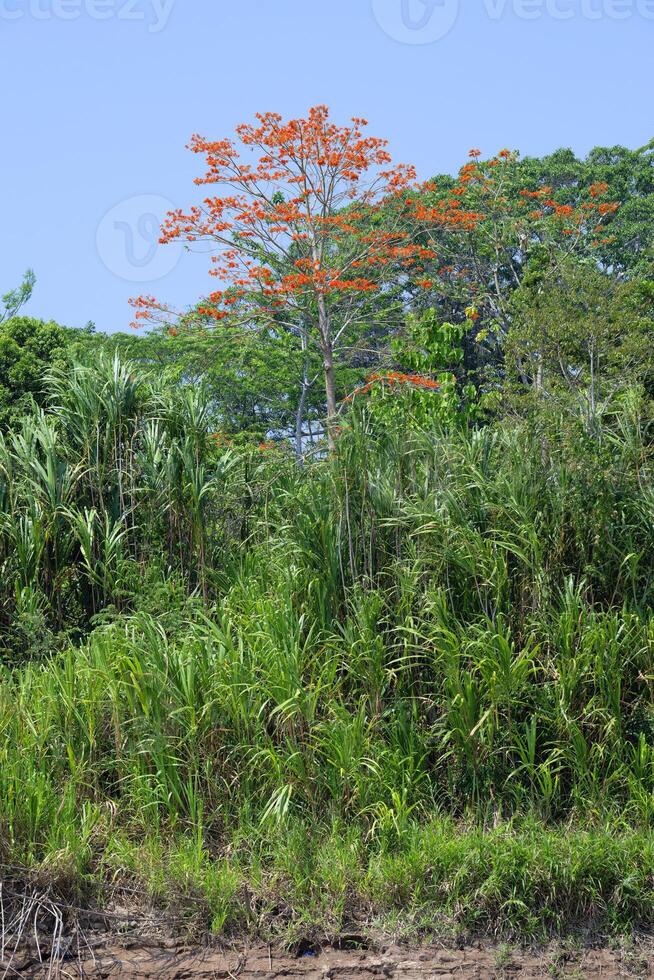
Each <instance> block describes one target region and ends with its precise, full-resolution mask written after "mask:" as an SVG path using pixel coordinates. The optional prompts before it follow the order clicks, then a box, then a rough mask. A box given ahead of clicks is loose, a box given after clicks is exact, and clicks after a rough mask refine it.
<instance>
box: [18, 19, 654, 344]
mask: <svg viewBox="0 0 654 980" xmlns="http://www.w3.org/2000/svg"><path fill="white" fill-rule="evenodd" d="M456 14H457V0H440V2H439V0H429V3H428V4H427V5H425V2H424V0H0V78H1V81H2V103H1V105H2V108H1V122H2V152H1V154H0V168H1V170H2V183H1V185H0V186H1V191H0V195H1V205H2V207H1V214H2V218H1V223H0V291H5V290H6V289H8V288H10V287H11V286H13V285H15V284H16V283H17V281H18V280H19V278H20V276H21V274H22V272H23V270H24V269H25V268H26V267H28V266H32V267H33V268H34V270H35V272H36V275H37V279H38V282H37V288H36V291H35V294H34V297H33V299H32V301H31V302H30V304H29V306H28V307H27V308H26V312H29V313H30V314H32V315H34V316H42V317H45V318H54V319H56V320H58V321H60V322H62V323H66V324H70V325H73V326H81V325H83V324H84V323H86V322H87V321H88V320H93V321H94V322H95V323H96V324H97V326H98V327H99V328H100V329H103V330H120V329H126V328H127V325H128V323H129V321H130V318H131V317H130V310H129V308H128V305H127V300H128V298H129V297H130V296H133V295H136V294H138V293H141V292H148V293H153V294H155V295H157V296H158V297H161V298H162V299H166V300H169V301H172V302H174V303H176V304H179V305H185V304H186V303H190V302H191V301H193V300H194V299H195V298H196V297H197V296H198V295H199V294H200V293H201V292H202V290H203V289H205V288H206V286H207V283H208V279H207V276H206V263H205V260H204V259H203V257H201V256H198V255H187V254H184V255H180V256H178V255H177V254H171V253H170V252H169V253H168V254H167V255H165V256H164V255H162V254H161V252H157V251H156V249H155V248H154V247H152V246H151V245H150V244H149V243H150V242H151V240H152V238H153V234H154V233H155V231H156V228H154V225H153V219H152V217H151V215H153V214H157V213H158V212H159V211H160V210H161V209H163V208H164V207H165V203H166V201H169V202H171V203H172V204H175V205H179V206H181V205H185V204H187V203H188V202H189V201H190V200H191V199H193V198H194V195H195V193H196V192H195V189H194V188H193V186H192V179H193V177H194V176H195V175H196V174H197V172H198V165H199V163H200V161H199V159H197V158H195V157H193V155H192V154H190V153H189V152H188V151H186V150H185V149H184V147H185V144H186V142H187V141H188V138H189V137H190V135H191V134H192V133H193V132H194V131H199V132H201V133H203V134H205V135H208V136H213V137H215V138H220V137H223V136H226V135H229V134H230V133H231V131H232V129H233V127H234V125H235V124H236V123H238V122H240V121H242V120H246V119H250V118H251V117H252V115H253V114H254V113H255V112H256V111H260V110H268V109H273V110H276V111H279V112H281V113H282V114H284V115H298V114H302V113H303V112H304V111H305V110H306V109H307V107H308V106H310V105H312V104H315V103H319V102H325V103H327V104H329V105H330V107H331V108H332V111H333V113H334V115H335V116H336V117H337V118H338V119H339V120H343V121H345V120H346V119H348V118H349V117H350V116H352V115H363V116H366V117H367V118H368V119H369V120H370V124H371V125H370V132H371V133H372V134H373V135H378V136H385V137H387V138H388V139H389V140H390V141H391V149H392V152H393V155H394V158H396V159H397V160H404V161H409V162H413V163H415V164H416V166H417V168H418V172H419V174H420V176H422V177H428V176H430V175H432V174H433V173H437V172H443V171H448V170H454V169H456V168H458V166H459V165H460V164H461V163H462V162H465V157H466V154H467V151H468V149H469V148H470V147H471V146H479V147H481V148H482V150H483V151H484V152H488V153H492V152H494V151H495V150H497V149H499V148H502V147H504V146H509V147H511V148H514V149H520V150H521V152H522V153H523V154H542V153H546V152H549V151H551V150H553V149H555V148H556V147H558V146H571V147H572V148H573V149H574V150H575V151H577V152H578V153H585V152H586V151H587V150H588V149H589V148H590V147H592V146H594V145H596V144H605V145H606V144H610V145H613V144H615V143H623V144H625V145H627V146H632V147H636V146H640V145H642V144H643V143H645V142H647V141H648V140H649V139H650V138H651V137H652V136H654V111H653V109H652V106H653V105H654V98H653V95H654V91H653V89H654V85H653V82H652V79H653V72H652V52H653V51H654V0H459V9H458V16H457V17H456V21H455V22H454V23H453V19H454V16H455V15H456ZM403 18H404V19H403ZM439 35H444V36H439ZM178 258H179V261H177V260H178ZM171 266H173V267H172V268H171ZM126 276H127V277H128V278H126ZM137 277H140V279H141V280H142V281H140V282H135V281H129V279H130V278H132V279H133V278H137ZM149 280H154V281H149Z"/></svg>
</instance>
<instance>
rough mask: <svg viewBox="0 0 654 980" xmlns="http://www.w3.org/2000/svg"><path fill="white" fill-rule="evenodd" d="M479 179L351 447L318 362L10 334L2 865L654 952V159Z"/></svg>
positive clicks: (200, 327) (308, 925)
mask: <svg viewBox="0 0 654 980" xmlns="http://www.w3.org/2000/svg"><path fill="white" fill-rule="evenodd" d="M472 161H473V163H472V165H467V168H464V171H463V172H462V175H460V177H459V178H458V180H459V183H458V184H457V182H456V181H454V180H451V179H450V184H449V186H446V185H447V181H445V180H444V179H443V180H440V181H439V182H438V183H439V185H440V187H443V186H446V192H447V195H448V197H447V200H449V201H450V202H451V199H452V195H451V193H450V192H452V193H453V191H459V192H460V193H459V194H454V195H453V196H454V198H456V197H457V196H458V197H460V198H462V199H463V198H464V197H466V203H465V209H464V210H465V213H467V214H472V213H473V210H474V213H475V214H477V215H479V214H482V213H483V212H484V211H485V217H484V218H483V219H482V218H479V219H477V218H475V219H474V220H470V221H469V222H468V223H467V224H466V221H467V219H466V221H459V220H456V221H449V220H448V221H447V222H440V221H439V222H438V223H437V225H436V224H434V223H433V222H432V221H431V220H428V219H430V216H431V218H433V217H434V213H433V212H435V211H437V212H438V213H439V214H440V213H442V212H443V209H444V208H445V207H446V205H445V203H444V202H445V198H443V197H442V196H438V195H439V194H440V193H441V192H440V191H438V190H436V189H435V188H434V187H432V186H431V185H430V186H429V187H426V188H422V189H421V191H420V192H419V194H418V192H414V191H413V190H412V191H411V195H410V199H409V200H410V203H409V211H408V212H405V211H402V217H403V220H404V218H407V216H412V218H411V220H414V219H415V220H418V221H420V222H422V226H421V228H420V232H419V233H420V235H421V236H424V242H425V244H424V248H427V249H429V250H431V249H432V248H433V249H434V250H435V251H439V252H441V253H442V251H443V249H448V250H449V255H450V257H451V258H450V261H451V265H448V269H447V270H445V271H443V270H439V271H438V273H437V272H436V271H434V270H430V269H429V268H427V267H425V268H424V269H422V270H421V271H420V272H419V275H420V278H421V280H423V282H422V285H419V284H418V282H413V276H414V272H417V270H414V269H413V268H412V267H411V268H410V269H409V268H408V267H406V266H405V267H404V268H403V269H402V270H400V271H399V272H398V275H399V276H400V279H399V280H398V282H396V283H395V286H397V287H398V289H397V291H396V292H395V293H394V292H393V290H394V289H395V286H393V284H392V283H391V281H390V278H387V277H389V276H390V271H389V270H388V269H386V270H385V272H384V277H385V282H384V289H380V290H379V295H378V297H377V298H378V299H379V300H380V302H382V305H383V312H384V318H383V319H384V324H385V327H384V329H381V328H380V321H378V320H375V313H374V302H373V300H372V299H371V300H370V302H371V306H370V308H369V313H370V318H371V319H370V323H369V326H368V328H365V327H364V326H363V325H362V326H361V329H360V331H359V332H358V335H357V338H356V345H355V346H356V353H355V352H350V353H348V354H347V355H346V352H345V351H343V358H342V359H341V360H340V361H339V362H338V363H335V364H334V370H335V388H334V392H338V394H339V397H340V403H339V405H338V408H337V416H338V417H337V418H336V416H333V417H332V419H331V423H330V428H331V431H330V433H329V435H330V439H329V440H327V438H326V435H327V433H326V430H325V428H324V426H323V425H322V423H323V422H324V419H325V415H326V413H327V409H328V405H327V403H326V400H325V398H326V396H319V395H318V394H317V391H318V389H317V387H314V386H312V387H311V389H310V394H309V395H308V397H307V398H306V399H304V400H302V391H303V387H302V382H301V379H302V377H306V371H307V370H308V367H309V366H310V368H311V371H312V372H314V371H315V372H317V373H320V371H321V370H323V369H324V364H321V361H320V357H321V356H322V354H320V355H316V353H315V352H313V353H310V352H309V350H308V348H307V347H303V346H302V344H301V343H300V344H299V346H298V345H297V344H296V343H295V341H296V340H301V333H300V334H297V333H293V331H280V330H277V329H276V328H275V327H274V325H273V326H271V328H270V329H264V328H262V326H261V324H260V323H258V322H257V323H255V322H251V323H235V322H234V323H231V322H227V321H228V318H224V317H221V318H219V319H218V320H217V321H215V318H214V322H215V323H216V325H215V326H213V327H212V326H211V325H210V324H209V322H208V321H209V319H211V318H210V317H209V316H208V314H207V313H206V311H205V312H204V313H202V312H201V311H199V310H198V308H197V307H194V308H193V311H192V313H191V314H189V315H188V316H186V317H183V318H182V320H181V321H180V323H179V324H178V326H177V327H174V328H171V327H167V328H166V330H165V331H160V332H154V333H152V334H151V335H149V336H146V337H144V338H141V337H135V338H133V339H130V338H125V337H120V336H119V337H112V338H106V337H101V336H95V335H94V334H92V333H89V334H86V335H84V336H83V337H81V338H80V337H79V336H76V337H74V336H73V335H71V334H70V332H67V331H63V329H62V328H58V327H56V326H55V325H46V324H41V323H40V322H36V321H28V320H26V319H24V318H22V317H20V318H19V317H16V316H14V317H12V318H9V319H8V320H7V322H6V324H4V325H3V327H2V329H3V330H5V329H6V331H7V334H6V337H7V338H8V339H7V340H6V342H5V344H4V348H3V349H6V350H7V351H8V352H9V353H8V354H7V357H10V356H11V357H13V361H12V364H14V363H18V362H19V361H21V360H23V361H24V362H25V363H26V364H27V365H28V366H29V370H28V368H27V367H26V368H25V370H24V371H23V373H22V374H19V373H14V374H13V375H12V377H13V379H14V380H13V381H12V383H14V384H16V385H20V384H21V383H24V392H22V394H21V393H20V392H19V391H18V390H17V389H16V390H15V391H14V393H13V394H12V396H11V399H12V403H13V404H15V405H20V406H21V407H20V412H18V413H14V414H13V415H12V416H11V417H10V416H9V415H7V417H6V418H3V419H2V433H1V436H0V570H1V572H2V574H1V576H0V661H1V667H0V732H1V733H2V738H1V739H0V860H4V861H7V862H10V863H12V864H24V865H28V866H34V865H36V866H38V867H40V868H41V869H43V868H48V869H50V871H51V873H53V874H54V873H56V874H59V875H60V876H61V877H62V879H65V880H66V881H67V882H68V883H69V886H70V883H73V885H75V886H76V887H77V888H78V889H79V896H78V898H79V897H82V898H83V897H84V895H85V894H87V893H86V892H85V891H84V889H87V890H88V889H92V888H96V889H97V888H99V886H100V883H101V882H106V881H109V880H115V879H116V878H117V877H118V878H121V879H124V878H126V877H129V878H130V879H132V881H133V883H134V884H135V885H136V887H139V886H141V887H142V886H144V885H145V886H147V888H149V889H150V890H151V891H152V893H153V894H155V895H157V896H158V897H159V899H160V900H161V901H167V900H170V896H171V895H172V894H175V895H176V896H178V895H179V893H180V892H182V893H185V894H187V895H190V896H192V897H193V900H194V901H195V902H196V903H200V907H201V908H202V909H203V910H204V913H206V916H207V919H206V921H207V922H208V923H209V924H211V925H212V926H213V927H214V928H216V929H225V928H236V927H238V928H243V929H248V930H250V931H252V930H268V931H269V932H279V931H280V930H283V929H288V928H290V929H291V933H292V934H293V935H295V936H296V937H297V936H298V935H306V934H307V932H310V931H311V930H312V929H314V928H315V927H316V926H318V927H319V928H320V929H321V930H323V931H324V930H327V931H339V930H341V929H344V928H349V927H351V925H352V923H353V922H355V923H358V926H361V924H362V923H364V924H367V923H370V921H371V920H373V919H381V920H383V923H384V925H385V926H386V927H393V928H396V929H401V930H404V931H407V930H409V931H410V930H414V931H417V932H419V933H421V934H422V933H423V932H424V931H429V932H433V931H438V930H442V929H444V928H446V927H450V926H453V927H455V928H460V927H466V928H468V927H470V928H477V927H480V928H485V929H492V930H496V931H502V930H503V931H510V930H511V929H514V930H517V931H519V932H520V933H521V934H522V935H536V934H542V933H544V932H545V931H547V930H549V929H564V928H569V927H571V926H574V925H579V924H585V925H588V924H589V923H590V924H592V925H595V926H597V927H599V928H615V929H617V928H625V927H633V926H635V925H641V926H642V925H645V926H651V925H653V924H654V923H653V921H652V908H654V903H653V899H654V893H653V890H652V881H654V686H653V684H654V675H653V673H652V663H653V662H654V660H653V653H654V614H653V612H652V609H653V608H654V574H653V571H654V566H653V558H652V556H653V555H654V492H653V490H652V486H653V476H654V458H653V450H654V440H653V438H652V424H653V419H652V401H651V395H652V387H651V386H652V360H651V358H652V354H651V347H652V345H651V337H652V326H653V319H652V316H653V304H654V289H653V287H652V278H651V262H650V260H651V244H652V227H653V226H652V220H651V205H652V196H653V194H654V190H653V184H652V153H651V148H650V149H649V150H648V149H647V148H645V150H643V151H640V152H638V153H630V152H628V151H626V150H625V151H623V150H621V149H619V148H618V149H614V150H611V151H608V150H597V151H593V153H591V154H590V155H589V157H588V159H587V160H585V161H577V160H575V159H574V158H573V157H572V156H571V155H570V154H568V153H567V152H561V153H558V154H555V155H553V156H552V157H550V158H546V159H545V160H543V161H534V160H526V161H523V162H521V161H519V160H518V158H517V157H516V156H515V155H513V154H508V151H507V154H504V155H502V154H500V155H499V156H498V158H496V160H495V161H487V162H486V163H480V162H479V158H478V157H477V155H476V154H474V155H473V157H472ZM488 172H490V174H491V175H492V176H491V175H489V173H488ZM495 175H497V176H495ZM461 181H462V184H461ZM498 182H499V183H498ZM525 182H527V184H528V185H529V190H528V193H527V196H525V195H524V194H522V193H521V191H522V190H524V185H525ZM499 184H501V187H502V192H501V193H499V190H498V187H499ZM544 188H545V189H544ZM402 190H403V191H404V189H402ZM416 195H417V196H418V198H419V200H418V203H417V204H416ZM488 195H490V196H488ZM617 197H620V198H621V199H622V200H623V201H626V203H625V204H624V211H623V210H622V209H618V210H616V208H615V207H614V206H613V203H612V202H613V200H614V198H617ZM501 198H505V200H501ZM531 198H533V200H534V202H535V204H532V202H531ZM570 198H573V199H574V200H573V201H572V203H570V204H564V203H562V202H563V200H564V199H565V200H568V199H570ZM394 200H395V202H396V204H397V199H395V198H394ZM475 200H476V201H477V204H476V205H475V209H473V208H472V205H473V204H474V202H475ZM525 201H528V202H529V203H528V206H529V208H531V207H532V206H533V207H534V208H535V211H538V212H539V213H538V214H535V213H534V215H533V216H531V217H529V216H527V219H526V220H527V221H528V222H531V223H532V226H531V227H532V231H531V232H530V233H529V234H528V235H527V238H524V237H523V238H520V240H519V244H520V247H521V253H520V254H518V251H516V245H515V242H516V240H515V238H514V236H515V235H516V234H518V235H523V236H524V234H525V231H524V228H525V224H524V221H525V219H524V217H523V216H521V213H522V211H523V210H524V209H523V207H522V204H521V202H525ZM507 202H508V203H507ZM279 204H280V202H279V201H278V202H277V204H276V205H275V206H278V205H279ZM536 205H537V206H536ZM584 205H592V208H591V207H584ZM604 205H606V207H604ZM447 206H448V207H449V205H447ZM599 208H604V211H603V212H600V216H602V217H605V218H606V219H607V223H609V224H610V226H611V234H610V235H608V234H607V235H606V238H607V241H606V242H602V241H600V240H597V244H595V241H596V240H595V239H594V238H593V235H592V234H590V235H587V234H586V228H585V223H586V221H587V218H586V217H584V216H587V215H588V214H589V213H590V211H591V210H592V212H593V215H594V217H593V220H594V221H595V220H596V218H597V211H598V209H599ZM469 209H470V210H469ZM561 209H563V211H561ZM455 210H456V208H455ZM427 212H428V213H427ZM648 215H649V217H648ZM375 220H377V221H379V222H380V223H381V222H383V220H384V216H383V209H381V210H380V211H376V212H375ZM621 222H623V224H621ZM339 229H341V230H342V225H341V224H339ZM568 231H570V232H572V234H571V235H566V234H564V232H568ZM489 236H490V237H489ZM498 236H499V237H498ZM570 238H573V239H574V245H571V246H570V247H567V246H565V245H564V242H565V241H567V240H568V239H570ZM436 239H438V240H439V241H438V243H437V242H436ZM609 239H610V240H609ZM375 241H377V239H375ZM421 247H423V246H421ZM466 250H467V252H466ZM464 252H466V254H467V259H466V258H465V256H464ZM412 261H413V260H412ZM428 261H430V260H428V259H427V258H425V262H426V263H427V264H428ZM455 273H457V274H456V275H455ZM391 278H392V277H391ZM437 279H438V282H439V286H438V287H437V286H436V280H437ZM511 280H512V281H511ZM400 287H401V288H400ZM380 297H383V300H382V299H380ZM390 297H393V298H392V302H393V303H396V304H399V306H397V305H396V307H395V311H396V312H397V310H398V309H400V310H401V311H402V312H403V315H402V324H401V326H399V327H397V328H394V329H393V330H390V331H389V330H388V329H386V328H387V327H388V323H389V321H388V320H387V319H386V314H387V313H388V311H389V306H388V304H389V303H390V302H391V298H390ZM219 299H220V301H221V302H222V301H223V300H224V299H225V296H224V295H221V296H220V297H219ZM214 300H215V301H216V302H217V301H218V298H216V297H214ZM333 313H334V316H338V304H337V303H335V306H334V308H333ZM21 331H22V332H21ZM168 331H171V332H168ZM11 338H13V341H12V340H11ZM21 338H22V339H21ZM47 338H54V340H53V341H52V344H51V346H49V347H48V345H47V344H46V343H45V340H46V339H47ZM55 341H56V342H55ZM12 342H13V343H14V345H15V346H14V347H12V346H11V343H12ZM30 345H32V346H30ZM34 345H40V346H38V347H37V346H34ZM32 349H34V350H36V351H38V358H37V359H36V361H35V360H34V359H30V357H29V356H28V355H29V353H30V350H32ZM234 351H237V352H238V354H237V355H235V353H234ZM364 351H365V352H366V353H365V355H364ZM371 352H372V353H371ZM323 353H324V352H323ZM35 357H36V354H35ZM307 358H310V359H311V358H313V360H311V362H310V365H309V362H308V361H307ZM316 358H317V359H316ZM30 365H31V366H30ZM9 373H10V372H9V371H8V372H7V377H9ZM21 379H23V381H21ZM298 379H300V383H299V385H298ZM22 395H25V401H21V398H22ZM300 408H301V416H302V417H301V418H300V419H299V422H298V411H299V409H300ZM332 408H333V406H332ZM309 421H310V422H311V423H312V425H314V426H315V427H314V428H308V427H307V422H309ZM329 443H331V444H332V446H331V447H330V446H329ZM204 913H203V914H204ZM358 926H357V927H358ZM362 927H363V926H362ZM287 934H288V933H287Z"/></svg>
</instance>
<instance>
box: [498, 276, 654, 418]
mask: <svg viewBox="0 0 654 980" xmlns="http://www.w3.org/2000/svg"><path fill="white" fill-rule="evenodd" d="M511 313H512V325H511V329H510V332H509V336H508V339H507V355H508V362H509V367H510V368H511V369H512V373H513V375H514V376H515V378H516V380H517V382H518V386H519V387H518V390H519V392H520V400H522V401H524V400H525V399H527V403H530V404H532V405H536V406H538V407H539V408H540V409H541V410H543V409H550V408H555V409H556V410H557V411H560V410H561V409H563V410H565V411H566V412H568V413H572V414H573V415H574V416H575V417H577V418H578V419H580V420H581V421H582V423H583V425H584V428H585V429H586V431H587V432H588V433H589V434H591V435H594V434H596V433H597V432H598V431H599V421H600V419H601V417H602V415H603V414H604V413H605V412H606V411H607V409H609V407H610V406H612V405H613V404H614V402H615V400H616V398H617V397H619V396H620V394H622V393H624V392H625V391H627V390H628V389H632V388H638V387H640V388H641V389H642V388H643V387H644V386H646V385H648V384H649V383H651V376H652V369H653V368H654V357H653V356H652V349H651V337H652V330H654V282H652V281H650V280H640V279H634V280H631V281H630V280H624V279H621V278H618V277H616V276H611V275H608V274H607V273H605V272H603V271H602V270H601V269H600V268H598V266H597V263H595V262H593V261H592V260H586V261H575V260H573V259H570V258H568V259H566V260H565V261H563V262H561V263H559V264H558V265H556V267H555V268H551V267H550V265H549V263H548V262H547V261H546V260H541V261H538V262H536V263H534V264H533V265H532V267H531V268H530V269H529V270H528V272H527V274H526V275H525V277H524V279H523V282H522V284H521V286H520V288H519V289H517V290H516V292H515V293H514V295H513V297H512V300H511Z"/></svg>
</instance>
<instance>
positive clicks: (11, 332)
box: [0, 316, 78, 427]
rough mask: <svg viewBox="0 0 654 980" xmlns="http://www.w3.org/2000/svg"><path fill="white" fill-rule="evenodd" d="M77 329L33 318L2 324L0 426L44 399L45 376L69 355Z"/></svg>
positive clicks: (27, 411)
mask: <svg viewBox="0 0 654 980" xmlns="http://www.w3.org/2000/svg"><path fill="white" fill-rule="evenodd" d="M77 336H78V332H77V331H75V330H71V329H68V328H66V327H62V326H60V325H59V324H58V323H55V322H54V321H50V322H48V323H46V322H45V321H44V320H35V319H33V318H31V317H24V316H14V317H12V318H11V319H8V320H5V321H4V322H3V323H0V426H2V427H6V426H7V425H8V424H10V423H11V422H12V421H15V420H18V419H20V418H21V416H23V415H26V414H29V413H30V411H31V410H32V408H33V406H34V405H42V404H44V401H45V395H44V387H43V383H44V378H45V375H46V374H47V372H48V371H50V370H51V368H53V367H54V366H56V365H59V364H62V363H64V362H65V360H66V358H67V354H68V352H69V351H70V349H71V347H72V345H73V343H74V342H75V341H76V339H77Z"/></svg>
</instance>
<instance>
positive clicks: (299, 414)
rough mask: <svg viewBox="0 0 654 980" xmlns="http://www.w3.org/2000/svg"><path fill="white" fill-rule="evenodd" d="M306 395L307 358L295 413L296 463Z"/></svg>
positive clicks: (307, 377)
mask: <svg viewBox="0 0 654 980" xmlns="http://www.w3.org/2000/svg"><path fill="white" fill-rule="evenodd" d="M308 393H309V361H308V358H306V357H305V359H304V364H303V365H302V388H301V391H300V400H299V402H298V406H297V412H296V413H295V455H296V457H297V461H298V463H301V462H302V455H303V446H302V438H303V434H304V433H303V429H304V409H305V406H306V403H307V395H308Z"/></svg>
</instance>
